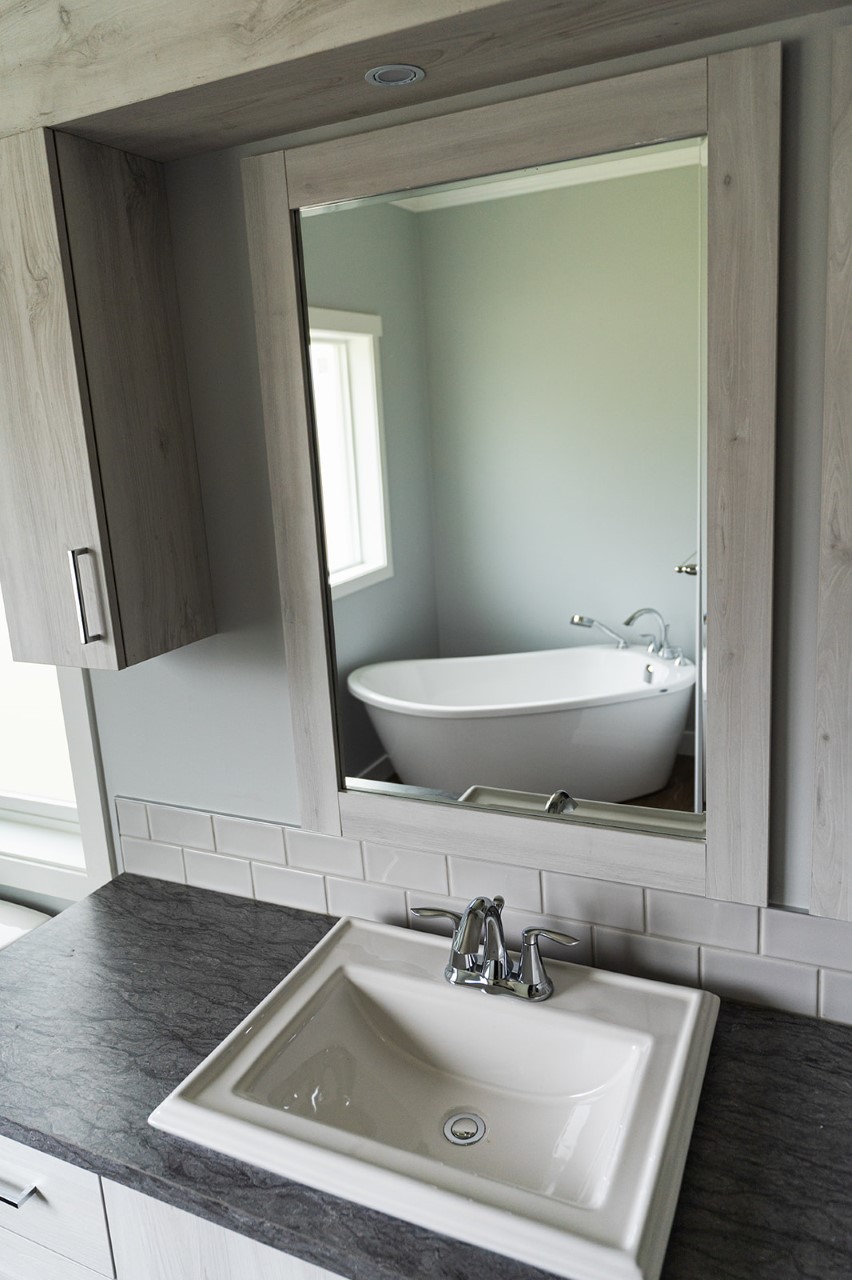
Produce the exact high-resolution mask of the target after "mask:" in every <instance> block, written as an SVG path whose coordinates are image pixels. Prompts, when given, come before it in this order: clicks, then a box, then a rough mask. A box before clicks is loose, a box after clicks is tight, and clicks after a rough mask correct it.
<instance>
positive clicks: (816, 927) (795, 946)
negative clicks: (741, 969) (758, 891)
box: [760, 910, 852, 971]
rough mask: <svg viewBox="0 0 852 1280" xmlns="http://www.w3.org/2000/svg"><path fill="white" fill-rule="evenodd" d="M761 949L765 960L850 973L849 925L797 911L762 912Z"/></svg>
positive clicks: (851, 927) (851, 932) (851, 946)
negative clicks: (781, 958)
mask: <svg viewBox="0 0 852 1280" xmlns="http://www.w3.org/2000/svg"><path fill="white" fill-rule="evenodd" d="M761 916H762V921H761V924H762V929H761V939H760V949H761V951H762V952H763V953H764V955H767V956H779V957H783V959H785V960H800V961H801V962H802V963H803V964H813V965H818V966H820V965H821V966H823V967H825V968H826V969H846V970H849V971H852V923H850V922H849V921H848V920H826V919H824V918H823V917H821V916H807V915H803V914H801V913H799V912H797V911H774V910H768V911H762V912H761Z"/></svg>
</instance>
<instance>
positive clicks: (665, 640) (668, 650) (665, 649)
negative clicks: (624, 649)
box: [624, 609, 683, 658]
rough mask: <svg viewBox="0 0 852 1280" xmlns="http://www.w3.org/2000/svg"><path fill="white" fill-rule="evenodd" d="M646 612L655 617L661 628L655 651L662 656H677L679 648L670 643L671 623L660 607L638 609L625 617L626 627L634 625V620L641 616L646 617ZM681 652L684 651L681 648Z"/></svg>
mask: <svg viewBox="0 0 852 1280" xmlns="http://www.w3.org/2000/svg"><path fill="white" fill-rule="evenodd" d="M646 614H649V615H650V616H651V617H652V618H653V619H654V621H655V622H656V624H657V626H658V627H659V629H660V634H659V641H658V644H657V645H656V647H654V649H653V651H654V653H656V654H657V656H658V657H660V658H675V657H677V655H678V650H676V649H673V648H672V646H671V644H670V643H669V624H668V623H667V622H666V620H665V618H664V617H663V615H662V614H661V613H660V611H659V609H636V610H635V611H634V612H633V613H631V615H630V617H629V618H625V619H624V625H625V627H632V626H633V624H634V622H637V621H638V619H639V618H644V617H645V615H646ZM680 652H683V651H682V650H680Z"/></svg>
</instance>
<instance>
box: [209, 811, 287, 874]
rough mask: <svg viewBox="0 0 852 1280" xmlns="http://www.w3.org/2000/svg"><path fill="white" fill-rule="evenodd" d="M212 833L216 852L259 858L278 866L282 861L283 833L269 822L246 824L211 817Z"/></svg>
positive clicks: (246, 821)
mask: <svg viewBox="0 0 852 1280" xmlns="http://www.w3.org/2000/svg"><path fill="white" fill-rule="evenodd" d="M213 833H214V835H215V838H216V848H217V850H218V851H219V853H231V854H235V855H236V856H237V857H240V858H260V859H261V860H262V861H264V862H277V863H278V864H279V866H283V865H284V863H285V861H286V855H285V853H284V831H283V829H282V828H281V827H278V826H276V825H275V823H273V822H250V821H249V820H248V819H247V818H226V817H220V816H219V815H218V814H214V815H213Z"/></svg>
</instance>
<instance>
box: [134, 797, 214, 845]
mask: <svg viewBox="0 0 852 1280" xmlns="http://www.w3.org/2000/svg"><path fill="white" fill-rule="evenodd" d="M148 822H149V823H150V827H151V839H152V840H161V841H162V842H163V843H164V844H182V845H191V847H192V848H193V849H212V848H213V820H212V818H211V816H210V814H209V813H199V812H198V810H196V809H176V808H174V807H173V806H172V805H165V804H149V805H148Z"/></svg>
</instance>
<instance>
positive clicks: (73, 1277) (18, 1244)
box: [0, 1227, 101, 1280]
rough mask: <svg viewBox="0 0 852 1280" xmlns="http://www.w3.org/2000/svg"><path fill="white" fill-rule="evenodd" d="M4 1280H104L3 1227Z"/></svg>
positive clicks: (0, 1263) (0, 1258)
mask: <svg viewBox="0 0 852 1280" xmlns="http://www.w3.org/2000/svg"><path fill="white" fill-rule="evenodd" d="M0 1280H101V1277H100V1274H99V1273H98V1272H97V1271H90V1270H89V1268H88V1267H82V1266H81V1265H80V1263H79V1262H74V1260H73V1259H72V1258H63V1257H62V1256H61V1255H60V1254H58V1253H54V1252H53V1250H52V1249H45V1248H44V1246H43V1245H40V1244H35V1242H34V1241H32V1240H27V1239H25V1238H24V1236H16V1235H13V1234H12V1232H11V1231H4V1230H3V1228H2V1227H0Z"/></svg>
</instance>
